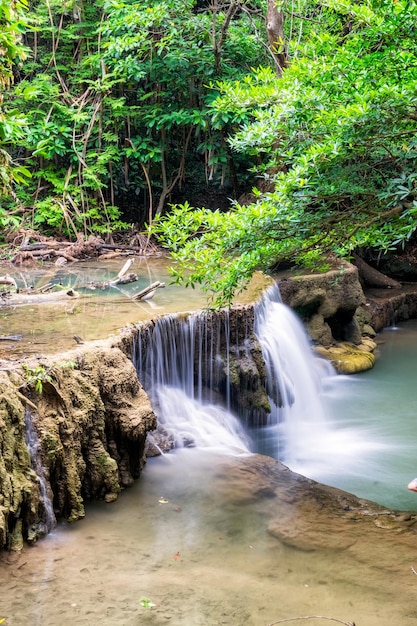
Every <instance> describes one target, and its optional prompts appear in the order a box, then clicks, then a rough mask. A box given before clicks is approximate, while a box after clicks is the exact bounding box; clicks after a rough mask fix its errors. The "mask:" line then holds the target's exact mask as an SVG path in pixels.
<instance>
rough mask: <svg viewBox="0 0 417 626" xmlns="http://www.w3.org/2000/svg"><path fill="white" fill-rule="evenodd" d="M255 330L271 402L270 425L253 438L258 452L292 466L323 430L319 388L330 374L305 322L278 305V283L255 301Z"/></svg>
mask: <svg viewBox="0 0 417 626" xmlns="http://www.w3.org/2000/svg"><path fill="white" fill-rule="evenodd" d="M254 331H255V334H256V335H257V337H258V340H259V343H260V344H261V347H262V354H263V357H264V360H265V364H266V368H267V373H268V379H267V385H268V395H269V397H270V403H271V415H270V418H269V423H268V424H267V426H266V428H265V429H261V430H260V431H258V433H256V434H254V436H255V437H257V438H258V447H259V448H260V451H262V452H264V453H266V454H270V455H271V456H274V457H276V458H279V459H280V460H281V461H283V462H284V463H286V464H287V465H289V467H291V468H292V469H294V468H297V467H300V466H302V464H303V461H304V460H305V457H306V456H307V457H310V455H311V452H312V449H314V448H317V440H320V441H323V437H324V436H325V433H326V432H327V430H328V419H327V416H326V411H325V408H324V405H323V402H322V396H321V392H322V391H323V387H324V384H325V382H326V379H328V378H329V377H331V376H334V375H335V372H334V370H333V367H332V366H331V364H330V363H329V362H328V361H325V360H324V359H320V358H318V357H315V356H314V354H313V351H312V347H311V342H310V340H309V338H308V335H307V333H306V331H305V329H304V326H303V325H302V323H301V321H300V320H299V319H298V317H297V316H296V314H295V313H294V312H293V311H292V310H291V309H290V308H289V307H287V306H286V305H284V304H283V303H282V301H281V297H280V293H279V289H278V287H277V286H274V287H272V288H270V289H269V290H268V291H267V292H266V293H265V294H264V296H263V298H262V299H261V301H260V302H259V303H258V304H257V306H256V309H255V326H254Z"/></svg>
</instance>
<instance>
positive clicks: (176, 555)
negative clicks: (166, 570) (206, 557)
mask: <svg viewBox="0 0 417 626" xmlns="http://www.w3.org/2000/svg"><path fill="white" fill-rule="evenodd" d="M180 557H181V554H180V553H179V552H176V553H175V554H174V561H177V560H178V559H179V558H180Z"/></svg>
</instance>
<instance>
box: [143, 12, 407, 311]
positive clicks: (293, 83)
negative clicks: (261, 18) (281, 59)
mask: <svg viewBox="0 0 417 626" xmlns="http://www.w3.org/2000/svg"><path fill="white" fill-rule="evenodd" d="M304 12H305V13H304V17H306V18H308V19H307V23H308V26H305V25H304V26H303V31H302V34H303V36H302V37H301V38H299V42H298V45H297V48H296V49H295V47H294V45H293V48H292V62H291V64H290V66H289V67H288V68H287V69H286V70H285V71H284V73H283V76H282V78H279V79H278V78H277V77H276V76H275V75H274V74H273V72H272V71H271V70H270V69H268V68H261V69H258V70H255V71H253V72H252V73H251V74H250V75H248V76H247V77H245V78H244V79H243V80H235V81H219V82H218V84H217V86H218V88H219V89H220V91H221V96H220V97H219V98H217V99H216V100H214V101H213V102H212V104H211V106H212V108H213V111H215V112H216V113H217V114H218V115H224V114H226V115H228V116H230V118H231V119H233V116H236V118H237V117H240V118H242V117H244V116H245V115H246V116H250V121H249V122H248V123H244V124H243V125H242V126H241V128H240V129H239V131H238V132H236V133H235V135H234V137H233V138H232V140H231V142H230V145H231V147H232V148H233V150H235V151H238V152H240V153H242V154H246V155H255V156H256V157H257V158H258V160H259V163H260V165H259V167H258V169H257V174H258V176H259V178H260V179H261V183H262V185H261V186H262V187H263V188H266V189H267V191H264V192H261V191H259V190H258V189H256V190H254V194H255V198H254V202H252V203H251V204H249V205H248V206H240V205H238V204H235V206H234V208H233V210H232V211H230V213H228V214H221V213H219V212H211V211H207V210H205V209H199V210H193V209H191V207H189V206H188V205H184V206H176V207H174V208H173V211H172V213H171V214H170V215H169V216H168V217H167V218H166V219H163V220H159V221H158V223H157V224H156V228H155V232H156V233H157V234H158V235H159V237H160V241H161V242H162V243H163V244H164V245H166V246H167V247H169V248H171V250H172V251H173V258H174V259H175V260H176V261H177V264H176V268H175V270H174V275H175V279H176V280H177V281H179V282H180V281H185V282H187V283H189V284H193V283H195V282H197V283H201V284H202V285H203V286H204V287H205V288H207V289H209V290H212V291H213V292H214V293H215V294H217V300H216V304H218V305H220V304H225V303H228V302H230V300H231V297H232V296H233V294H234V292H235V291H236V290H238V289H241V288H243V287H244V285H245V284H246V282H247V280H248V279H249V278H250V276H251V275H252V273H253V271H254V270H256V269H267V268H271V267H273V266H275V265H276V264H279V263H282V262H291V263H301V264H303V265H307V266H317V264H319V263H321V262H322V260H323V259H324V258H326V257H328V256H329V255H330V256H333V255H337V256H349V254H351V252H352V251H353V250H356V249H359V248H368V249H369V248H376V249H378V250H380V251H387V250H390V249H393V248H394V247H395V246H398V245H401V244H403V243H404V242H406V241H407V240H408V239H409V238H410V237H411V236H412V235H413V233H414V232H415V230H416V224H417V222H416V218H417V186H416V185H417V169H416V164H417V136H416V131H417V37H416V35H417V20H416V18H417V10H416V3H415V2H414V1H411V0H394V2H392V0H382V1H379V0H378V1H376V0H362V1H360V2H350V1H349V0H323V1H322V2H318V3H317V2H316V3H314V5H313V4H311V5H309V4H308V3H305V5H304Z"/></svg>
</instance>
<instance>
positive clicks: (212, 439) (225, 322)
mask: <svg viewBox="0 0 417 626" xmlns="http://www.w3.org/2000/svg"><path fill="white" fill-rule="evenodd" d="M229 342H230V327H229V315H228V312H227V311H222V312H221V313H220V314H218V315H206V314H204V313H197V314H191V315H189V316H188V317H186V318H185V319H181V318H180V317H179V316H178V315H168V316H165V317H162V318H159V319H157V320H156V322H155V324H154V325H153V326H152V327H151V328H150V327H147V328H145V329H142V330H141V332H140V333H139V339H138V344H137V345H136V346H135V349H134V355H133V360H134V363H135V365H136V369H137V372H138V377H139V380H140V381H141V383H142V385H143V386H144V388H145V390H146V391H147V393H148V396H149V398H150V400H151V402H152V405H153V408H154V411H155V413H156V414H157V416H158V422H159V424H160V425H161V426H162V427H163V429H164V430H165V431H166V432H167V433H168V434H169V435H170V437H172V438H173V439H174V441H175V446H176V447H184V446H186V447H193V446H196V447H202V448H210V449H215V450H219V449H220V450H221V451H222V452H228V453H247V452H248V451H249V449H248V445H249V441H248V438H247V436H246V434H245V431H244V428H243V426H242V424H241V423H240V421H239V419H238V417H237V416H236V415H234V414H233V413H232V412H231V409H230V385H229V380H228V378H229V363H228V355H229V348H230V345H229ZM222 343H223V347H224V349H223V354H224V355H225V357H224V359H225V360H224V359H223V358H222V357H221V355H220V346H221V345H222ZM220 386H221V387H222V389H223V390H225V391H226V393H223V394H222V396H223V397H225V398H226V400H225V402H223V401H222V400H221V399H220V397H221V396H220V393H219V392H220Z"/></svg>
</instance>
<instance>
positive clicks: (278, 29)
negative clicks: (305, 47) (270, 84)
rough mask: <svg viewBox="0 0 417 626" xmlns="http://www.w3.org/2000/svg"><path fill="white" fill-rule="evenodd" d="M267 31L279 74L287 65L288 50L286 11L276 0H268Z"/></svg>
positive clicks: (279, 74)
mask: <svg viewBox="0 0 417 626" xmlns="http://www.w3.org/2000/svg"><path fill="white" fill-rule="evenodd" d="M266 32H267V35H268V42H269V49H270V50H271V53H272V56H273V57H274V61H275V65H276V70H277V74H278V76H281V74H282V70H283V69H284V67H286V66H287V60H288V57H287V50H286V46H285V36H284V12H283V11H279V10H278V8H277V5H276V0H268V6H267V10H266Z"/></svg>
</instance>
